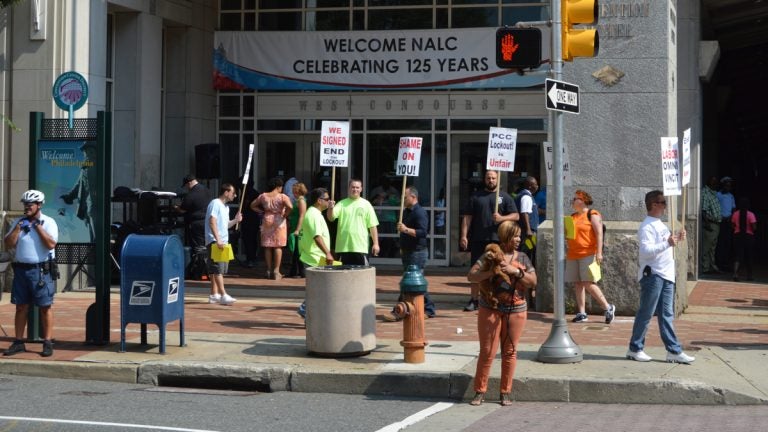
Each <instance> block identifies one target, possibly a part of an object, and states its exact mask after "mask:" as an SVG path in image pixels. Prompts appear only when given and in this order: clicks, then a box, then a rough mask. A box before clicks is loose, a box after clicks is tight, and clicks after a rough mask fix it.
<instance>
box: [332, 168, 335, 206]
mask: <svg viewBox="0 0 768 432" xmlns="http://www.w3.org/2000/svg"><path fill="white" fill-rule="evenodd" d="M335 191H336V167H333V168H331V201H334V199H333V196H334V195H335V193H334V192H335Z"/></svg>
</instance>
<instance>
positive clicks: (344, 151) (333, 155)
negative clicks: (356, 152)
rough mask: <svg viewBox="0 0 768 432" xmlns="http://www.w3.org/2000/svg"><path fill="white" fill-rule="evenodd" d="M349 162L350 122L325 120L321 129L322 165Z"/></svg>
mask: <svg viewBox="0 0 768 432" xmlns="http://www.w3.org/2000/svg"><path fill="white" fill-rule="evenodd" d="M348 164H349V122H344V121H328V120H323V123H322V126H321V131H320V166H330V167H345V166H348Z"/></svg>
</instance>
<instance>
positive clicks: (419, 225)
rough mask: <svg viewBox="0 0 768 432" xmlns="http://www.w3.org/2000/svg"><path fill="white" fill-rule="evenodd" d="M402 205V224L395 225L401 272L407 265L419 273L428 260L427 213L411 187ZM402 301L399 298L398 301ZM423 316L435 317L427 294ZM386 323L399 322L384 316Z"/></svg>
mask: <svg viewBox="0 0 768 432" xmlns="http://www.w3.org/2000/svg"><path fill="white" fill-rule="evenodd" d="M404 204H405V207H406V210H405V211H404V212H403V222H402V223H398V224H397V231H398V232H399V233H400V257H401V259H402V260H403V270H406V269H407V268H408V266H409V265H411V264H414V265H416V266H417V267H418V268H419V270H421V272H422V273H423V272H424V266H425V265H426V264H427V259H429V246H428V243H427V233H428V232H429V220H428V218H427V212H426V210H424V208H423V207H422V206H421V205H419V191H418V190H416V188H415V187H413V186H411V187H409V188H407V189H406V190H405V200H404ZM401 300H402V294H401V298H400V299H398V301H401ZM424 314H425V315H426V316H427V318H433V317H434V316H435V303H434V302H433V301H432V299H431V298H429V294H428V293H424ZM384 319H385V320H386V321H400V319H402V318H401V317H399V316H396V315H394V314H393V313H392V314H390V315H385V316H384Z"/></svg>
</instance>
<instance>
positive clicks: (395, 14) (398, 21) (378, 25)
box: [368, 9, 432, 30]
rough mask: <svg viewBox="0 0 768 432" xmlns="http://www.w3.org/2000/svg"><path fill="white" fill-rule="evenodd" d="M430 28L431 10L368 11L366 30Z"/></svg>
mask: <svg viewBox="0 0 768 432" xmlns="http://www.w3.org/2000/svg"><path fill="white" fill-rule="evenodd" d="M431 28H432V9H406V10H388V9H385V10H375V9H371V10H368V30H415V29H431Z"/></svg>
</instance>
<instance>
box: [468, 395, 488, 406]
mask: <svg viewBox="0 0 768 432" xmlns="http://www.w3.org/2000/svg"><path fill="white" fill-rule="evenodd" d="M483 401H485V393H481V392H475V397H473V398H472V401H471V402H469V404H470V405H472V406H480V405H481V404H482V403H483Z"/></svg>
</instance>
